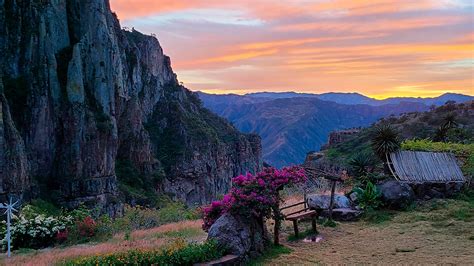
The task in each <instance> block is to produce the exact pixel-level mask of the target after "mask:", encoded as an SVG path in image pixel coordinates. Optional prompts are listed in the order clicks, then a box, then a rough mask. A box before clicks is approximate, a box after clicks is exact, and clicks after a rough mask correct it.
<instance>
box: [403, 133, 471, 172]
mask: <svg viewBox="0 0 474 266" xmlns="http://www.w3.org/2000/svg"><path fill="white" fill-rule="evenodd" d="M401 147H402V149H403V150H410V151H431V152H452V153H454V154H455V155H456V156H457V157H458V158H461V159H463V161H464V165H463V167H462V170H463V172H464V174H466V175H469V176H471V177H473V176H474V143H470V144H461V143H446V142H433V141H431V140H428V139H422V140H406V141H404V142H403V143H402V146H401Z"/></svg>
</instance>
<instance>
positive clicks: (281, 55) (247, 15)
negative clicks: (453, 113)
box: [111, 0, 474, 99]
mask: <svg viewBox="0 0 474 266" xmlns="http://www.w3.org/2000/svg"><path fill="white" fill-rule="evenodd" d="M131 6H133V8H131ZM111 7H112V10H113V11H114V12H116V13H117V16H118V18H119V19H120V20H121V23H122V26H126V27H129V28H132V27H134V28H135V29H137V30H139V31H142V32H144V33H147V34H156V36H157V38H158V40H159V41H160V43H161V45H162V46H163V49H164V52H165V53H166V54H167V55H169V56H170V57H171V61H172V66H173V69H174V70H175V72H176V73H177V75H178V78H179V79H180V81H181V82H183V83H184V84H185V85H186V86H187V87H188V88H189V89H191V90H194V91H198V90H200V91H204V92H208V93H217V94H225V93H236V94H245V93H251V92H257V91H272V92H282V91H288V90H295V89H292V88H298V89H297V91H298V92H301V93H325V92H353V91H357V92H358V93H361V94H364V95H367V96H369V97H373V98H377V99H382V98H388V97H434V96H437V95H441V94H443V93H447V92H451V93H461V94H466V95H473V94H474V92H473V91H474V77H473V74H472V72H473V70H474V56H473V51H474V16H473V5H472V3H471V1H466V0H441V1H434V0H421V1H408V0H400V1H393V0H377V1H345V0H337V1H326V0H320V1H307V0H297V1H289V0H287V1H278V2H274V1H269V0H261V1H248V0H234V1H214V0H201V1H186V0H174V1H168V0H158V1H154V0H135V1H130V0H111ZM242 88H246V89H242ZM354 88H357V89H354Z"/></svg>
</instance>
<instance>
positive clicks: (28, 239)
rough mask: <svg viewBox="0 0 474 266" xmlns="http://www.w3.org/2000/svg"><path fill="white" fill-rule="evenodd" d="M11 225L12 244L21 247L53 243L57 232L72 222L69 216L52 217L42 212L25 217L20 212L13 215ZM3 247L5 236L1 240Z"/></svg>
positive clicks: (5, 242)
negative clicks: (32, 216) (34, 215)
mask: <svg viewBox="0 0 474 266" xmlns="http://www.w3.org/2000/svg"><path fill="white" fill-rule="evenodd" d="M13 218H14V219H13V220H14V222H13V223H12V225H11V239H12V245H13V246H17V245H21V246H22V247H30V248H41V247H46V246H49V245H51V244H52V243H54V241H55V239H56V236H57V234H58V233H59V232H61V231H64V230H66V228H67V227H68V226H70V225H72V223H73V218H72V217H71V216H60V217H52V216H46V215H43V214H40V215H37V216H36V217H34V218H27V217H25V216H24V215H22V214H20V215H18V216H15V217H13ZM1 244H2V246H3V247H5V246H6V244H7V239H6V237H5V238H4V239H2V240H1Z"/></svg>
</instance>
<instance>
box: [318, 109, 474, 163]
mask: <svg viewBox="0 0 474 266" xmlns="http://www.w3.org/2000/svg"><path fill="white" fill-rule="evenodd" d="M449 114H455V115H456V122H457V123H458V124H459V129H458V130H451V131H450V134H449V140H450V141H452V142H463V143H473V142H474V102H468V103H464V104H458V105H452V104H451V105H443V106H440V107H438V108H435V109H433V110H431V111H428V112H422V113H409V114H404V115H402V116H400V117H389V118H386V119H382V120H380V121H379V122H378V124H380V123H388V124H390V125H393V126H394V127H395V128H396V129H397V130H398V131H399V132H400V134H401V137H402V139H403V140H407V139H433V138H434V136H435V135H436V130H437V129H438V127H439V126H440V125H442V124H443V120H444V119H445V117H446V116H448V115H449ZM373 127H374V126H372V127H369V128H367V129H364V130H362V131H361V132H360V133H359V134H357V135H355V136H354V137H352V138H351V139H350V140H348V141H346V142H343V143H340V144H337V145H334V146H332V147H330V148H329V149H328V150H326V151H325V153H326V157H327V159H328V160H329V162H331V163H334V164H338V165H344V166H348V162H349V160H350V159H351V158H353V157H354V156H356V155H357V154H360V153H366V154H369V155H370V154H372V156H373V157H375V156H374V155H373V153H372V149H371V147H370V132H371V129H372V128H373Z"/></svg>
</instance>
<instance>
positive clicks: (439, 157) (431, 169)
mask: <svg viewBox="0 0 474 266" xmlns="http://www.w3.org/2000/svg"><path fill="white" fill-rule="evenodd" d="M390 159H391V162H392V163H391V168H392V169H391V170H392V172H394V175H395V178H397V179H398V180H399V181H402V182H407V183H425V182H426V183H447V182H465V181H466V179H465V177H464V175H463V173H462V171H461V168H460V167H459V165H458V162H457V159H456V157H455V156H454V155H453V154H452V153H446V152H422V151H398V152H394V153H391V154H390Z"/></svg>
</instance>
